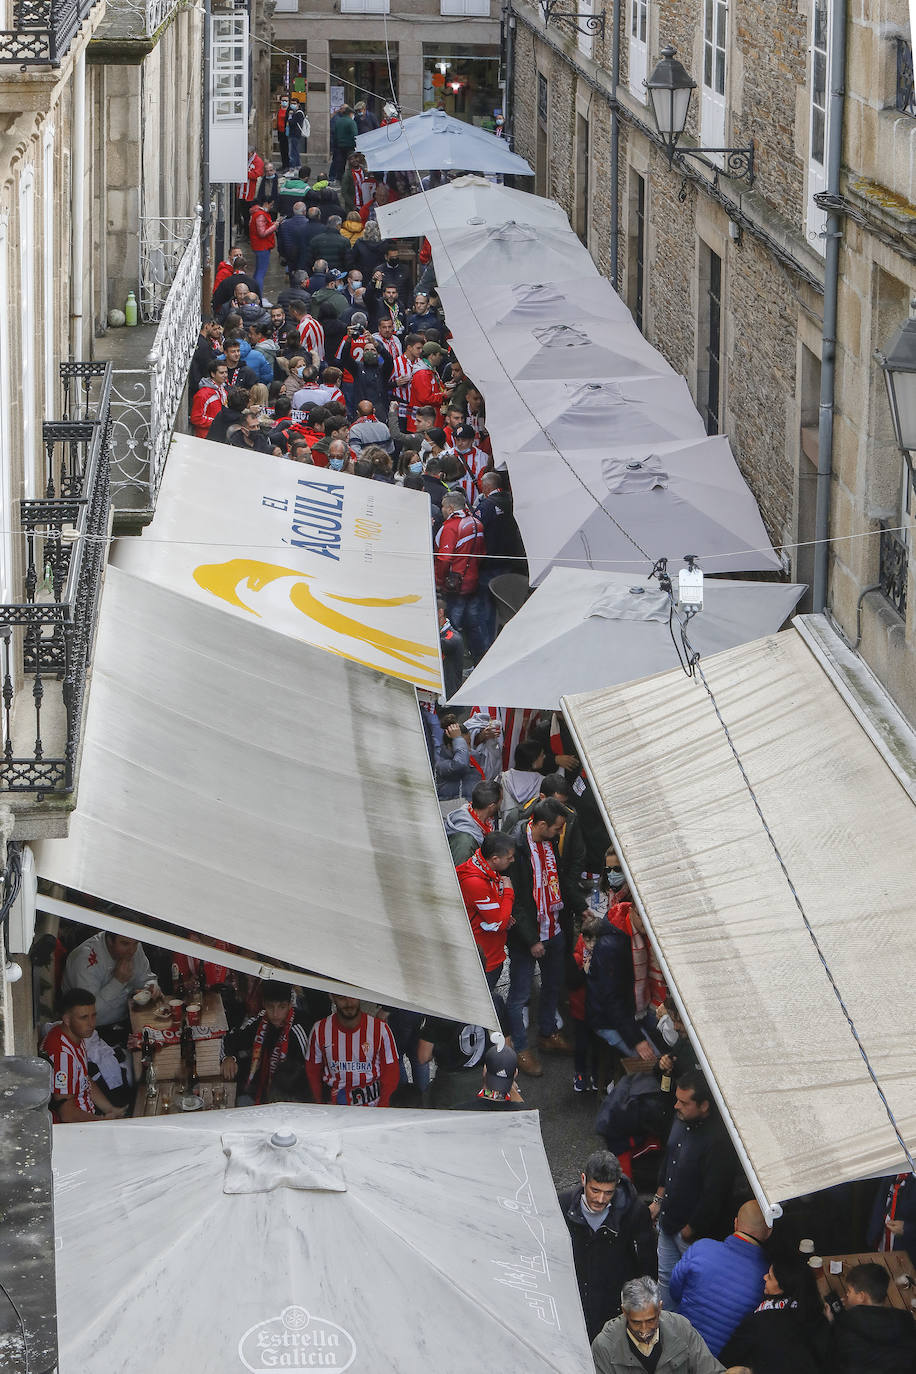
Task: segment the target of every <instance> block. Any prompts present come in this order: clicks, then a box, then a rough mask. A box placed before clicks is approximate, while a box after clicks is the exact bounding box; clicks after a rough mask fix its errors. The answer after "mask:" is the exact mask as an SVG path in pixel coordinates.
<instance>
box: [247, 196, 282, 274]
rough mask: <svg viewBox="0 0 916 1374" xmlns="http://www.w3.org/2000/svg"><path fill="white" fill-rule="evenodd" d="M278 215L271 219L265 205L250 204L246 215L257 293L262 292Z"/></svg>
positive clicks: (274, 239)
mask: <svg viewBox="0 0 916 1374" xmlns="http://www.w3.org/2000/svg"><path fill="white" fill-rule="evenodd" d="M279 223H280V216H279V215H278V216H277V218H276V219H271V217H270V211H269V210H268V208H267V206H266V205H252V207H251V213H250V215H249V217H248V242H249V243H250V244H251V250H252V252H253V253H254V279H255V281H256V282H257V284H258V295H259V296H261V295H263V293H264V278H265V277H266V276H267V267H268V264H269V262H270V250H271V248H275V247H276V243H277V227H278V225H279Z"/></svg>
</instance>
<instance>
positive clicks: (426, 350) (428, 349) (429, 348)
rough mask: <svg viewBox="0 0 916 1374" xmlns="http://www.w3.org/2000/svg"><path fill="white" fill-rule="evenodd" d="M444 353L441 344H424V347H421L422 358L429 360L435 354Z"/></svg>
mask: <svg viewBox="0 0 916 1374" xmlns="http://www.w3.org/2000/svg"><path fill="white" fill-rule="evenodd" d="M444 352H445V350H444V349H443V347H442V345H441V344H437V343H428V344H424V345H423V357H424V358H431V357H433V355H434V354H436V353H444Z"/></svg>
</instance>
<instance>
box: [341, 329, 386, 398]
mask: <svg viewBox="0 0 916 1374" xmlns="http://www.w3.org/2000/svg"><path fill="white" fill-rule="evenodd" d="M357 327H358V326H357ZM337 360H338V362H339V363H340V364H341V366H342V367H344V368H345V369H346V370H347V371H348V372H350V373H352V374H353V414H354V415H355V414H356V407H357V406H358V405H359V403H360V401H371V402H372V408H373V410H374V411H375V413H376V415H384V414H385V407H386V406H387V404H388V382H389V380H390V378H391V374H392V372H393V370H394V363H393V361H392V359H391V355H390V354H389V353H387V352H386V351H385V349H384V348H376V347H375V346H374V344H373V346H372V347H367V348H364V349H363V352H362V357H361V358H356V357H354V355H353V351H352V336H351V335H350V334H349V332H348V334H347V337H346V338H345V339H344V341H343V344H342V346H341V348H340V350H339V352H338V354H337Z"/></svg>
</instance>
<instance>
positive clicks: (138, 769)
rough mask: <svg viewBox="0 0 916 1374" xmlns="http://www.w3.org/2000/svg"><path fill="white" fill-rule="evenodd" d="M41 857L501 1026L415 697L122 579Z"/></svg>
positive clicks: (352, 978) (142, 909)
mask: <svg viewBox="0 0 916 1374" xmlns="http://www.w3.org/2000/svg"><path fill="white" fill-rule="evenodd" d="M309 471H311V469H309ZM366 485H369V484H368V483H367V484H366ZM35 860H36V867H37V870H38V873H39V875H40V876H41V877H42V878H46V879H48V880H49V881H51V882H56V883H61V884H64V885H65V886H67V887H69V888H72V889H75V891H76V892H78V893H86V894H88V895H90V896H92V897H94V898H97V899H101V900H104V901H107V902H114V903H117V905H118V906H120V907H125V908H128V909H130V910H131V911H132V912H136V913H141V914H143V915H146V916H149V917H153V918H157V919H159V920H161V921H165V922H168V923H169V924H170V925H173V926H176V927H178V928H179V930H180V931H181V932H183V933H184V934H185V935H186V936H187V937H188V938H189V939H192V940H194V939H195V938H197V939H202V940H203V941H205V942H206V941H210V940H214V939H221V940H225V941H228V942H230V943H231V944H232V945H234V946H237V947H239V948H240V949H242V950H243V951H247V952H249V953H250V954H251V955H253V956H254V957H255V958H256V959H258V960H262V961H264V963H265V964H276V963H282V964H290V965H293V966H294V967H295V968H298V969H302V970H305V971H306V972H309V971H311V973H312V974H314V975H316V977H315V978H313V979H311V980H310V979H308V978H306V977H303V978H302V979H301V980H297V981H302V982H309V981H313V982H315V984H316V985H317V986H328V983H329V981H330V982H332V983H337V984H345V985H348V986H350V987H354V988H356V989H358V990H360V991H361V992H363V993H364V994H365V995H367V996H373V997H375V998H376V999H377V1000H379V1001H382V1002H390V1003H393V1004H399V1005H402V1006H410V1007H416V1008H418V1009H420V1010H424V1011H430V1012H434V1013H436V1014H437V1015H442V1016H448V1017H453V1018H455V1019H457V1020H461V1021H468V1022H474V1023H478V1024H481V1025H488V1026H495V1024H496V1020H495V1014H494V1012H493V1006H492V1001H491V998H490V995H489V992H488V990H487V986H486V981H485V979H484V975H483V970H482V968H481V964H480V959H479V957H478V955H477V949H476V946H475V944H474V938H473V935H472V933H471V929H470V926H469V924H468V920H467V915H466V912H465V909H464V903H463V901H462V899H461V893H460V890H459V887H458V882H457V878H456V876H455V870H454V866H453V864H452V861H451V856H450V854H449V851H448V844H447V843H446V839H445V835H444V833H443V830H442V822H441V818H440V816H439V810H438V807H437V806H436V802H435V792H434V790H433V784H432V776H431V772H430V765H429V756H428V753H427V748H426V741H425V737H424V733H423V727H422V724H421V721H420V716H419V711H418V707H417V698H416V692H415V690H414V688H413V686H411V685H410V684H409V683H406V682H402V681H400V680H398V679H397V678H394V677H390V676H387V675H386V674H385V673H383V672H376V671H374V670H372V669H370V668H367V667H364V666H363V665H362V664H359V663H353V662H351V661H350V660H349V659H348V658H345V657H343V656H342V655H340V654H337V653H328V652H326V650H325V649H323V648H316V647H315V646H313V645H310V644H303V643H302V642H301V640H299V639H297V638H292V637H290V636H289V635H285V634H281V633H278V632H276V631H274V630H272V629H268V628H267V627H266V626H265V625H264V623H263V622H262V621H261V620H259V619H254V618H253V617H252V618H248V617H243V616H236V615H233V614H229V613H227V612H225V611H223V610H222V609H221V608H220V607H219V606H216V605H214V606H210V605H207V604H206V603H205V602H202V601H199V600H197V599H196V598H194V597H191V596H184V595H181V594H179V593H178V592H176V591H172V590H169V589H167V588H164V587H159V586H154V585H153V584H152V583H150V582H147V581H145V580H144V579H142V578H138V577H134V576H132V575H131V574H130V573H126V572H123V571H122V570H121V569H119V568H114V567H112V568H109V570H108V573H107V577H106V583H105V591H104V596H103V601H102V610H101V615H100V621H99V631H98V641H97V647H96V653H95V657H94V661H93V680H92V693H91V697H90V703H89V712H88V717H87V722H86V731H85V736H84V743H83V756H82V763H81V768H80V789H79V799H78V806H77V809H76V812H75V813H74V816H73V820H72V824H71V830H70V836H69V838H68V839H66V840H45V841H43V842H42V843H40V844H38V845H36V846H35ZM100 924H102V923H101V922H100ZM149 938H150V939H152V940H154V941H155V942H156V943H163V944H166V947H168V942H167V940H165V939H163V937H162V936H161V935H160V934H159V932H157V931H155V930H154V931H152V932H151V934H150V937H149ZM281 976H282V974H281Z"/></svg>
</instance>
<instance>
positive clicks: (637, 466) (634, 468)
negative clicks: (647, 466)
mask: <svg viewBox="0 0 916 1374" xmlns="http://www.w3.org/2000/svg"><path fill="white" fill-rule="evenodd" d="M627 468H628V470H629V471H630V472H641V471H642V463H627Z"/></svg>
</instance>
